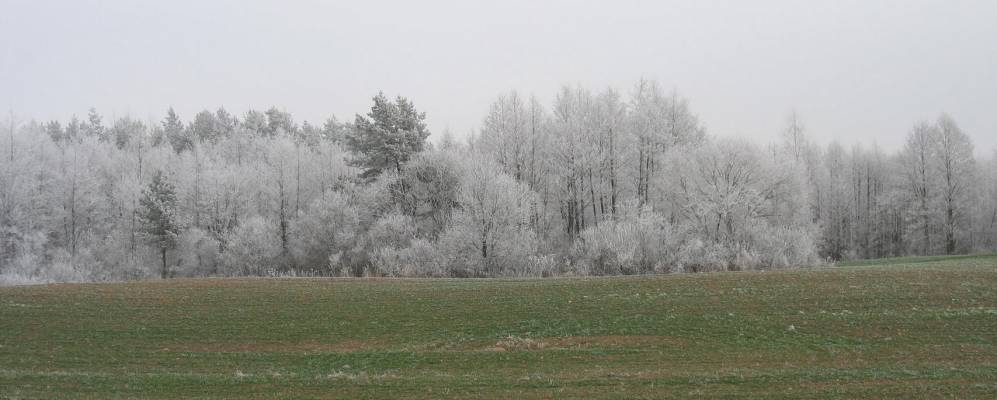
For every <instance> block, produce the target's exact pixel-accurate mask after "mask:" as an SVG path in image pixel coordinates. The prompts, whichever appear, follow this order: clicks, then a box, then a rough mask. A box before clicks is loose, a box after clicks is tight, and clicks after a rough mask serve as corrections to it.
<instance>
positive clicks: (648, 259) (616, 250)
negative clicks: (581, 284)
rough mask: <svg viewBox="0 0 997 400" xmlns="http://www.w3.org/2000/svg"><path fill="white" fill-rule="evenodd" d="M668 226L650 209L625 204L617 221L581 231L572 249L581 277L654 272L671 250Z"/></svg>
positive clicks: (634, 204) (609, 221)
mask: <svg viewBox="0 0 997 400" xmlns="http://www.w3.org/2000/svg"><path fill="white" fill-rule="evenodd" d="M669 232H670V227H669V226H668V223H667V222H666V221H665V219H664V217H662V216H661V215H660V214H658V213H656V212H654V211H652V210H651V209H650V208H649V207H639V206H638V205H637V204H636V203H633V202H631V203H628V204H625V205H624V206H623V207H621V208H620V211H619V214H618V216H617V219H616V220H613V219H607V220H604V221H601V222H600V223H599V224H598V225H596V226H591V227H588V228H586V229H585V230H584V231H582V233H581V235H580V237H579V239H578V241H576V242H575V245H574V247H573V254H574V258H575V265H576V268H577V269H576V272H577V273H579V274H581V275H618V274H624V275H630V274H643V273H649V272H655V271H656V270H658V269H660V268H659V266H660V265H661V264H662V263H664V262H665V261H666V259H667V256H668V254H669V252H670V249H672V248H673V246H672V245H671V243H669V239H670V236H671V235H670V234H669Z"/></svg>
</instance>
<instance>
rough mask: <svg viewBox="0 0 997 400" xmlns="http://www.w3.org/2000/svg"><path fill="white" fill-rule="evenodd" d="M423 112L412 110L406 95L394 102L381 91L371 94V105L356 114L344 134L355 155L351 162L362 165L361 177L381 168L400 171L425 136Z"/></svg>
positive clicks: (370, 174) (419, 146)
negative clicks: (352, 125)
mask: <svg viewBox="0 0 997 400" xmlns="http://www.w3.org/2000/svg"><path fill="white" fill-rule="evenodd" d="M425 119H426V114H425V113H420V112H418V111H416V109H415V106H414V105H413V104H412V103H411V102H410V101H409V100H407V99H405V98H403V97H400V96H399V97H398V98H397V99H395V101H394V102H391V101H390V100H388V98H387V97H385V96H384V93H383V92H382V93H378V94H377V96H375V97H374V106H373V107H371V109H370V112H369V113H368V114H367V116H366V117H364V116H362V115H357V118H356V124H355V127H354V129H353V132H352V133H350V134H349V135H347V137H346V147H347V149H349V150H350V151H351V152H352V153H353V154H354V156H355V158H354V159H353V160H352V164H353V165H354V166H357V167H360V168H363V169H364V172H363V174H362V175H361V176H362V177H363V178H366V179H371V178H374V177H376V176H378V175H380V174H381V173H382V172H384V171H389V170H394V171H395V172H401V170H402V165H403V164H405V162H407V161H408V160H409V158H410V157H411V156H412V155H413V154H415V153H418V152H420V151H422V149H423V147H424V146H425V143H426V138H427V137H429V131H428V130H426V122H425Z"/></svg>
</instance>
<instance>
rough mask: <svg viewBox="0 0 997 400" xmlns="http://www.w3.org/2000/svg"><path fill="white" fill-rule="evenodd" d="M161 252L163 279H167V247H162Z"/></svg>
mask: <svg viewBox="0 0 997 400" xmlns="http://www.w3.org/2000/svg"><path fill="white" fill-rule="evenodd" d="M159 254H160V255H161V256H162V258H163V271H162V272H163V279H166V248H165V247H160V248H159Z"/></svg>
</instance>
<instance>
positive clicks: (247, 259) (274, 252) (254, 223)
mask: <svg viewBox="0 0 997 400" xmlns="http://www.w3.org/2000/svg"><path fill="white" fill-rule="evenodd" d="M226 243H227V247H226V248H225V252H224V253H222V257H221V261H222V262H221V268H220V269H219V271H218V272H219V273H221V274H223V275H229V276H235V275H257V276H260V275H264V274H265V273H266V271H268V270H270V269H273V268H274V266H275V265H278V264H279V262H278V257H279V256H280V252H281V249H280V243H279V240H278V235H277V232H276V230H275V229H274V224H272V223H267V221H265V220H264V219H263V218H261V217H253V218H250V219H248V220H246V221H245V222H243V223H242V224H240V225H239V226H237V227H236V228H235V229H233V230H232V232H230V233H229V234H228V235H227V237H226Z"/></svg>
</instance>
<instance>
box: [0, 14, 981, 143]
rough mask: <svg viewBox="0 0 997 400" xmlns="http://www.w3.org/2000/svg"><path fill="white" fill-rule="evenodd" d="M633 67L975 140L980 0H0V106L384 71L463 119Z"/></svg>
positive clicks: (293, 98)
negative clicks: (514, 97)
mask: <svg viewBox="0 0 997 400" xmlns="http://www.w3.org/2000/svg"><path fill="white" fill-rule="evenodd" d="M202 3H203V4H202ZM291 3H293V4H291ZM640 77H647V78H653V79H657V80H658V81H659V82H660V83H661V84H663V85H664V86H665V87H668V88H672V87H674V88H677V89H678V91H679V92H680V93H681V94H683V95H684V96H686V97H687V98H689V100H690V102H691V106H692V108H693V110H694V111H695V112H696V113H697V114H698V115H699V116H700V117H701V119H702V120H703V122H705V123H706V125H707V127H708V129H709V131H710V132H711V133H713V134H717V135H722V136H735V135H739V136H747V137H752V138H756V139H758V140H772V139H774V138H775V137H776V136H777V133H778V131H779V130H780V129H781V127H782V125H783V123H784V121H785V118H786V115H787V114H788V113H789V111H790V110H792V109H794V108H795V109H796V110H797V111H798V112H799V114H800V115H801V116H802V118H803V120H804V122H805V124H806V126H807V129H808V132H809V133H810V134H811V135H812V136H814V137H816V138H818V139H819V140H820V141H822V142H827V141H830V140H832V139H838V140H839V141H841V142H842V143H843V144H846V145H850V144H852V143H855V142H863V143H868V144H871V143H872V142H873V141H875V142H878V143H879V144H880V145H882V146H883V147H885V148H887V149H890V150H893V149H896V148H898V147H899V146H900V144H901V143H902V142H903V139H904V136H905V135H906V134H907V132H908V131H909V129H910V127H911V126H912V125H913V124H914V123H915V122H916V121H918V120H922V119H934V118H935V117H936V116H937V115H938V114H939V113H940V112H942V111H945V112H948V113H949V114H951V115H952V116H953V117H954V118H955V119H956V120H957V121H958V122H959V124H960V125H961V126H962V128H963V129H964V130H965V131H966V132H967V133H969V134H970V135H971V136H972V137H973V139H974V141H975V143H976V145H977V152H978V153H989V149H992V148H994V147H995V146H997V1H952V0H949V1H822V2H816V1H813V2H810V1H767V2H762V1H751V2H748V1H729V2H727V1H687V2H674V3H673V2H664V1H647V2H636V1H633V2H628V1H612V2H610V1H605V2H582V1H577V2H568V1H548V2H540V1H518V0H517V1H482V2H477V1H450V2H442V1H399V2H374V1H359V0H355V1H349V2H318V1H297V2H277V1H274V2H262V1H261V2H250V1H211V2H208V1H205V2H199V1H177V0H172V1H158V2H151V1H150V2H146V1H103V2H94V1H68V0H67V1H58V2H54V1H29V0H25V1H18V0H13V1H11V0H0V105H3V106H4V108H6V107H7V106H8V105H9V106H10V107H13V108H14V110H15V112H17V113H18V114H20V115H22V116H24V117H26V118H36V119H38V120H49V119H53V118H57V119H60V120H65V119H67V118H68V117H69V116H70V115H71V114H73V113H76V114H78V115H80V116H83V115H85V114H86V110H87V109H88V108H89V107H90V106H95V107H97V109H98V111H100V112H101V113H102V114H104V115H105V118H109V117H113V116H120V115H124V114H130V115H132V116H134V117H138V118H140V119H155V120H158V119H160V118H161V117H162V115H163V114H164V111H165V109H166V108H167V107H168V106H170V105H173V106H174V107H175V108H176V109H177V110H178V111H179V112H180V113H181V116H182V117H184V118H187V119H189V118H190V117H192V116H193V113H194V112H196V111H197V110H200V109H202V108H210V109H215V108H216V107H218V106H220V105H224V106H225V107H226V108H227V109H229V110H230V111H233V112H237V113H240V114H241V113H242V112H244V111H245V110H246V109H248V108H250V107H255V108H257V109H262V108H266V107H269V106H270V105H277V106H278V107H280V108H284V109H286V110H288V111H291V112H292V113H294V115H295V118H296V119H297V120H298V121H299V122H300V121H302V120H306V119H307V120H310V121H312V122H321V121H322V120H324V119H325V118H326V117H327V116H329V115H331V114H335V115H336V116H337V117H338V118H339V119H340V120H352V118H353V115H354V113H357V112H364V111H365V110H366V109H367V108H369V105H370V98H371V97H372V96H373V95H374V94H375V93H376V92H377V91H378V90H384V91H385V92H386V93H387V94H389V95H394V94H402V95H404V96H407V97H409V98H411V99H412V100H413V101H415V104H416V106H417V107H419V108H420V109H422V110H423V111H426V112H427V114H428V119H429V124H430V128H431V129H432V130H433V131H434V132H440V131H442V130H443V129H444V128H446V127H449V128H450V129H451V130H452V131H453V132H454V133H455V134H456V135H463V134H465V133H466V132H467V131H469V130H471V129H474V128H476V127H478V126H479V125H480V122H481V120H482V118H483V117H484V115H485V113H486V112H487V109H488V105H489V103H490V102H491V101H492V99H493V98H494V97H495V96H496V95H498V94H499V93H501V92H505V91H508V90H510V89H518V90H519V91H520V92H522V93H524V94H529V93H535V94H536V95H538V96H539V97H540V98H541V99H543V100H544V101H545V103H548V104H549V100H550V99H551V98H552V95H553V93H555V92H556V91H557V89H558V87H559V86H560V85H561V84H578V83H580V84H582V85H584V86H586V87H589V88H590V89H602V88H603V87H606V86H608V85H611V86H614V87H616V88H618V89H620V90H621V91H623V92H624V93H628V92H629V91H630V89H631V87H632V85H633V84H634V83H635V82H636V81H637V80H638V79H639V78H640Z"/></svg>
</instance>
